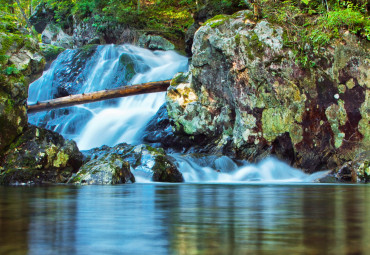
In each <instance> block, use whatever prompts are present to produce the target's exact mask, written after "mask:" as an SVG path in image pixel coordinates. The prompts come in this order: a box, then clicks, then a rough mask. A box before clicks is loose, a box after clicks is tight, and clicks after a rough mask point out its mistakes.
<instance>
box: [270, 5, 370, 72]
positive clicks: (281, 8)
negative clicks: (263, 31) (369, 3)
mask: <svg viewBox="0 0 370 255" xmlns="http://www.w3.org/2000/svg"><path fill="white" fill-rule="evenodd" d="M360 1H361V0H360ZM263 2H264V3H266V2H268V4H267V5H265V6H266V8H265V9H264V10H263V17H265V18H267V19H269V20H270V21H271V22H273V23H278V24H279V25H280V26H282V27H284V28H285V29H284V30H285V31H286V33H285V34H284V44H285V46H286V47H290V48H292V49H293V50H294V53H295V54H296V59H297V61H298V63H300V64H301V65H303V66H306V67H312V66H315V63H314V56H313V55H312V54H311V55H310V53H311V52H313V53H314V54H320V53H321V50H322V49H323V47H324V46H326V45H328V44H329V43H331V42H332V41H333V40H337V39H340V38H341V36H342V34H343V33H344V32H345V31H349V32H350V33H353V34H356V35H358V36H361V37H363V38H364V39H367V40H370V33H369V32H370V19H369V16H368V12H367V9H366V5H364V4H362V5H359V4H354V3H353V2H351V1H342V0H336V1H328V2H327V4H326V2H322V1H321V0H287V1H284V2H282V3H275V2H274V3H273V2H271V1H270V0H263Z"/></svg>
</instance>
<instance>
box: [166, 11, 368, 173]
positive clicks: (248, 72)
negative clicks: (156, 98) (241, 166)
mask: <svg viewBox="0 0 370 255" xmlns="http://www.w3.org/2000/svg"><path fill="white" fill-rule="evenodd" d="M248 16H249V17H250V16H251V15H250V13H248V12H239V13H237V14H236V15H233V17H234V18H229V17H219V19H214V20H213V21H211V22H207V23H206V24H205V25H204V26H202V27H201V28H200V29H199V30H198V31H197V33H196V34H195V39H194V44H193V48H192V51H193V59H192V66H191V68H190V78H189V82H185V83H184V82H183V83H180V84H178V85H177V86H173V87H170V89H169V91H168V93H167V109H168V115H169V118H170V121H171V123H172V125H173V127H174V130H175V133H177V134H180V135H187V136H189V137H190V138H192V137H193V138H196V137H205V139H207V140H208V141H210V142H211V143H213V149H212V150H213V151H221V152H223V153H226V154H231V155H233V156H236V157H239V158H244V159H248V160H250V161H255V160H258V159H260V158H261V157H264V156H266V155H268V154H275V155H277V156H278V157H279V158H281V159H284V160H285V161H288V162H289V163H291V164H293V165H294V166H295V167H300V168H303V169H305V170H306V171H309V172H312V171H318V170H323V169H334V168H336V167H337V166H340V165H342V164H343V163H344V162H346V161H348V160H351V159H353V158H354V157H355V155H357V154H358V153H360V152H362V151H365V150H368V149H369V148H370V130H369V120H370V119H369V108H370V105H369V104H370V103H369V102H370V101H369V96H370V90H369V87H370V54H369V43H368V42H358V41H357V39H356V38H353V37H352V36H351V35H345V36H344V40H343V41H342V42H341V43H336V44H333V45H331V46H330V47H327V48H326V50H325V52H323V53H322V54H321V55H320V57H316V58H315V64H316V66H315V67H313V68H303V67H301V66H300V65H299V64H297V63H296V58H295V56H294V54H293V52H292V51H291V49H289V48H285V47H284V45H283V33H284V31H283V29H282V28H280V27H277V26H274V25H272V24H270V23H268V22H266V21H264V20H262V21H259V22H257V23H255V22H252V21H250V20H248V18H247V17H248Z"/></svg>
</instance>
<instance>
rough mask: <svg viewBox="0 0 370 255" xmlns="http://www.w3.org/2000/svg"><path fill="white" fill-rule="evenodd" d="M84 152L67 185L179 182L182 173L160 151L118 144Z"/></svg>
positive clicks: (142, 146)
mask: <svg viewBox="0 0 370 255" xmlns="http://www.w3.org/2000/svg"><path fill="white" fill-rule="evenodd" d="M84 153H85V155H86V158H87V159H86V163H85V164H84V165H83V166H82V167H81V169H80V170H79V171H78V173H77V174H75V175H74V176H73V177H72V178H71V179H70V180H69V183H77V184H122V183H133V182H135V180H136V179H137V178H142V179H146V180H152V181H157V182H183V177H182V174H181V173H180V172H179V171H178V169H177V167H176V166H175V165H174V164H173V163H172V159H171V158H170V157H169V156H167V155H166V154H165V153H164V151H163V149H155V148H152V147H150V146H148V145H137V146H133V145H129V144H126V143H121V144H118V145H116V146H114V147H108V146H102V147H100V148H95V149H92V150H89V151H86V152H84Z"/></svg>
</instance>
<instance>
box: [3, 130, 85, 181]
mask: <svg viewBox="0 0 370 255" xmlns="http://www.w3.org/2000/svg"><path fill="white" fill-rule="evenodd" d="M82 158H83V156H82V154H81V153H80V152H79V150H78V148H77V146H76V143H75V142H74V141H69V140H64V138H63V137H62V136H61V135H59V134H58V133H55V132H52V131H49V130H46V129H42V128H38V127H35V126H30V127H28V128H27V130H26V131H25V132H24V133H23V134H22V135H21V136H20V137H19V138H18V139H17V140H16V141H15V142H14V143H13V144H12V145H11V146H10V148H9V150H8V151H7V152H6V153H5V154H4V157H3V160H2V161H1V171H0V183H1V184H14V183H65V182H66V181H67V180H68V179H69V178H70V177H71V175H72V173H74V172H77V170H78V169H79V167H80V166H81V165H82Z"/></svg>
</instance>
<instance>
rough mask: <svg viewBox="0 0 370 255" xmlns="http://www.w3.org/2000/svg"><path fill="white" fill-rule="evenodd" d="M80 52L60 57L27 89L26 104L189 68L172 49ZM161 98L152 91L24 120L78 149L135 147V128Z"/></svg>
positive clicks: (123, 47) (164, 76)
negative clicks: (52, 132) (117, 146)
mask: <svg viewBox="0 0 370 255" xmlns="http://www.w3.org/2000/svg"><path fill="white" fill-rule="evenodd" d="M82 54H85V55H86V54H87V53H86V52H85V53H84V52H82V53H81V52H80V51H78V50H66V51H65V52H63V53H62V54H60V55H59V57H58V58H57V59H56V60H55V61H54V62H53V63H52V65H51V67H50V69H49V70H47V71H45V72H44V74H43V76H42V77H41V78H40V79H38V80H37V81H35V82H34V83H32V84H31V85H30V88H29V98H28V103H29V104H31V103H36V102H37V101H43V100H48V99H52V98H54V97H55V96H56V95H58V93H59V94H62V95H63V92H64V94H65V92H72V93H68V94H82V93H87V92H93V91H99V90H104V89H109V88H115V87H119V86H122V85H123V84H127V85H130V84H139V83H144V82H149V81H160V80H167V79H171V78H172V77H173V76H174V75H175V74H176V73H177V72H184V71H186V70H187V68H188V60H187V58H186V57H183V56H181V55H179V54H177V53H175V52H174V51H167V52H164V51H154V52H153V51H150V50H146V49H142V48H139V47H135V46H132V45H104V46H98V47H97V49H96V50H95V52H94V53H93V54H91V56H89V57H88V58H86V56H81V55H82ZM78 57H80V58H84V59H81V60H80V61H79V62H77V63H76V61H75V59H73V58H78ZM81 62H82V63H81ZM61 88H62V89H61ZM61 90H62V91H61ZM164 97H165V93H164V92H162V93H151V94H146V95H140V96H135V97H127V98H122V99H112V100H107V101H103V102H96V103H90V104H85V105H82V106H74V107H68V108H64V109H57V110H52V111H49V112H41V113H35V114H31V115H30V116H29V122H30V123H31V124H34V125H38V126H41V127H45V128H48V129H51V130H53V131H56V132H59V133H61V134H62V135H63V136H64V137H66V138H68V139H74V140H75V141H76V142H77V144H78V147H79V148H80V149H81V150H87V149H91V148H94V147H99V146H102V145H109V146H113V145H116V144H118V143H121V142H127V143H131V144H135V143H137V142H138V141H139V139H138V137H139V135H140V130H141V129H142V128H143V127H144V125H145V124H146V123H147V122H148V121H149V119H150V118H151V117H152V116H153V115H154V114H155V113H156V112H157V110H158V109H159V107H160V106H161V105H163V103H164Z"/></svg>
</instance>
